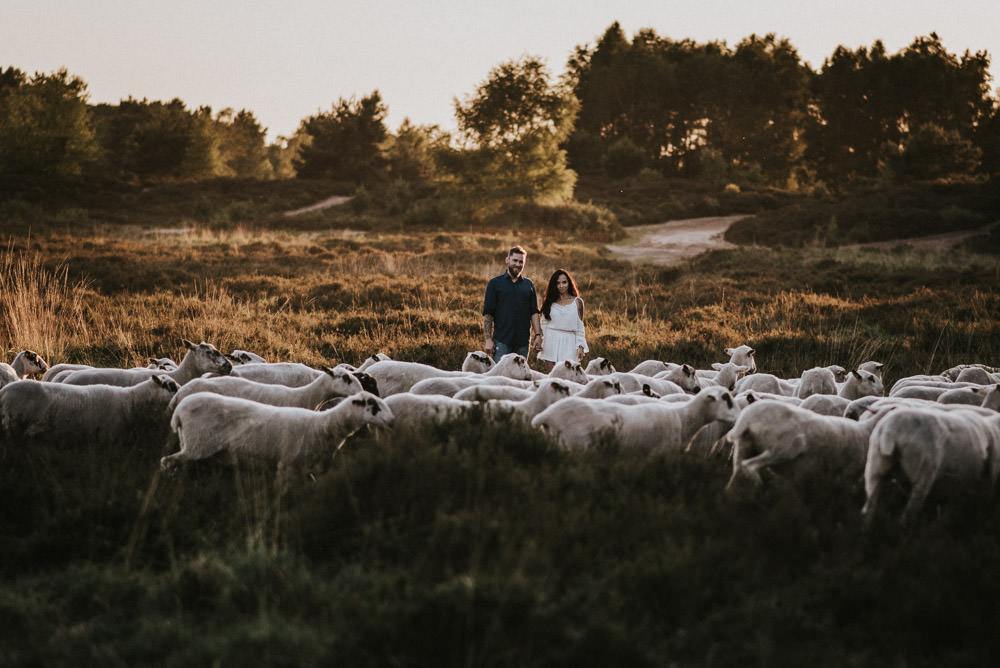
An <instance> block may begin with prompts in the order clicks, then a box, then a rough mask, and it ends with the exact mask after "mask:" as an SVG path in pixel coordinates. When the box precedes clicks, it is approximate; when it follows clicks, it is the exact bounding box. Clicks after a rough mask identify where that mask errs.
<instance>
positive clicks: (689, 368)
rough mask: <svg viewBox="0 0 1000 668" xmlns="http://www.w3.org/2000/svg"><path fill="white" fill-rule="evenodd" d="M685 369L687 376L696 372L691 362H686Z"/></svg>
mask: <svg viewBox="0 0 1000 668" xmlns="http://www.w3.org/2000/svg"><path fill="white" fill-rule="evenodd" d="M683 369H684V375H686V376H690V375H692V374H694V367H693V366H691V365H690V364H685V365H684V366H683Z"/></svg>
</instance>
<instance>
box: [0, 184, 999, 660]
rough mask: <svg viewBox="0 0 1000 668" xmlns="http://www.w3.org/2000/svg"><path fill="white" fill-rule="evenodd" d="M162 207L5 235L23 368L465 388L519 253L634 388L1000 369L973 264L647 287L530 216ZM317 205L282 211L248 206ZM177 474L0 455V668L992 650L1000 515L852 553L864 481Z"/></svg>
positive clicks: (725, 265) (406, 436)
mask: <svg viewBox="0 0 1000 668" xmlns="http://www.w3.org/2000/svg"><path fill="white" fill-rule="evenodd" d="M190 187H191V189H192V192H193V193H197V192H200V191H202V192H204V190H203V189H204V188H205V186H198V185H192V186H190ZM637 187H638V186H637ZM235 192H242V190H241V188H236V191H235ZM162 195H163V193H162V192H160V191H158V190H157V189H154V190H153V191H150V192H147V193H143V194H142V196H143V197H149V198H150V200H149V202H150V203H151V208H150V211H151V213H150V214H149V216H150V217H149V219H148V220H147V219H145V218H144V215H145V214H144V212H143V211H142V210H136V209H133V210H132V211H131V212H130V215H131V216H133V217H134V218H132V219H130V221H131V222H132V223H137V222H143V223H145V224H141V225H137V224H130V225H122V224H120V223H119V222H114V223H112V222H107V221H101V220H100V219H98V218H94V219H89V220H88V222H87V224H86V225H82V226H81V225H73V226H70V227H66V226H65V225H63V224H62V223H59V222H58V221H56V222H54V223H50V224H48V225H42V224H39V225H38V226H36V227H34V228H33V229H32V231H31V233H30V234H28V235H16V236H13V237H11V238H10V240H9V241H8V245H7V248H6V250H5V251H4V252H3V262H2V271H0V276H2V279H0V304H2V305H3V307H2V320H0V326H2V332H3V337H4V341H5V347H6V348H7V350H8V351H15V352H16V349H20V348H32V349H35V350H37V351H39V352H41V353H42V354H43V355H44V356H45V357H46V358H47V359H48V360H49V361H50V362H52V363H56V362H63V361H74V362H88V363H93V364H98V365H130V364H138V363H141V362H142V361H143V360H144V359H145V358H146V357H147V356H164V355H170V356H173V357H175V358H179V356H180V355H181V353H182V347H181V346H180V344H179V340H180V338H181V337H184V338H188V339H192V340H196V341H197V340H202V339H204V340H207V341H211V342H213V343H215V344H216V345H217V346H219V347H220V348H222V349H224V350H229V349H232V348H234V347H240V348H246V349H250V350H254V351H256V352H259V353H261V354H263V355H264V356H265V357H267V358H269V359H272V360H297V361H302V362H305V363H308V364H313V365H317V364H321V363H325V364H333V363H337V362H341V361H347V362H351V363H358V362H360V361H362V360H363V359H364V358H365V357H366V356H368V355H370V354H372V353H374V352H378V351H382V352H386V353H388V354H390V355H392V356H393V357H396V358H398V359H410V360H415V361H422V362H428V363H431V364H436V365H439V366H442V367H446V368H457V367H458V366H459V365H460V364H461V361H462V358H463V357H464V354H465V352H466V351H468V350H472V349H474V348H476V347H477V345H478V344H479V339H480V333H479V325H478V322H479V311H478V309H479V304H480V300H481V293H482V289H483V286H484V285H485V281H486V280H487V278H488V277H490V276H492V275H494V274H495V273H498V272H499V271H500V269H501V259H502V256H503V254H504V251H505V249H506V248H507V247H509V245H511V244H512V243H522V244H524V245H525V246H526V247H527V248H528V250H529V256H528V268H527V273H528V275H529V276H532V277H534V278H536V279H540V278H542V277H544V276H546V275H548V273H549V272H550V271H551V270H552V269H553V268H555V267H556V266H565V267H568V268H571V270H572V271H573V272H574V273H575V275H576V277H577V279H578V281H579V283H580V288H581V290H582V291H583V294H584V295H585V296H586V298H587V303H588V331H589V339H590V342H591V349H592V351H593V354H595V355H606V356H608V357H609V358H610V359H612V361H613V362H614V363H615V364H616V365H617V366H619V368H629V367H630V366H631V365H633V364H634V363H636V362H638V361H640V360H642V359H647V358H659V359H667V360H674V361H683V362H690V363H692V364H695V365H697V366H700V367H704V366H706V365H708V364H709V363H710V362H713V361H721V360H723V359H724V358H725V354H724V352H723V348H724V347H726V346H731V345H737V344H740V343H750V344H752V345H753V346H754V347H755V348H756V349H757V351H758V354H757V358H758V363H759V364H760V366H761V370H763V371H770V372H774V373H777V374H779V375H793V374H796V373H798V372H799V371H801V370H802V369H804V368H808V367H811V366H814V365H823V364H829V363H839V364H843V365H845V366H852V365H854V364H857V363H859V362H861V361H864V360H866V359H877V360H880V361H882V362H884V363H886V365H887V382H890V383H891V382H892V381H893V380H894V379H895V378H897V377H899V376H900V375H903V374H911V373H923V372H936V371H940V370H941V369H943V368H946V367H948V366H951V365H953V364H957V363H960V362H969V361H985V362H990V363H995V362H996V351H997V348H996V344H995V342H996V340H997V336H998V334H1000V331H998V326H1000V324H998V321H997V319H996V313H997V312H1000V297H998V294H997V292H996V290H995V286H996V284H997V281H998V279H1000V274H998V272H1000V263H998V262H997V256H996V254H992V255H991V254H982V253H980V252H979V250H980V248H981V247H982V244H980V243H978V241H974V242H973V243H971V244H970V245H969V246H967V247H965V248H964V249H961V250H957V251H954V252H950V253H947V254H936V253H922V252H917V251H915V250H912V249H910V250H907V249H902V250H899V251H896V252H889V253H886V252H880V251H865V250H850V251H848V250H840V249H835V248H824V247H823V246H822V245H820V244H807V245H806V246H804V247H802V248H789V247H779V248H766V247H753V248H743V249H740V250H734V251H726V252H716V253H711V254H708V255H704V256H701V257H698V258H695V259H693V260H691V261H688V262H686V263H683V264H681V265H679V266H675V267H669V268H658V267H655V266H632V265H629V264H627V263H624V262H621V261H618V260H615V259H613V258H611V257H608V255H607V253H606V252H605V251H604V250H603V246H602V245H601V243H599V242H595V241H594V240H592V239H589V238H588V237H587V236H586V235H581V234H580V232H579V231H578V230H577V229H576V228H574V227H569V228H563V227H560V226H553V225H551V224H549V221H547V220H543V219H533V218H532V217H531V216H530V215H528V212H525V211H522V212H521V213H520V214H519V218H518V221H517V224H513V225H510V226H504V227H503V228H501V229H502V230H503V231H502V232H499V231H495V230H494V228H492V227H490V226H489V225H483V224H466V225H456V226H451V227H448V228H443V227H442V228H437V229H436V228H434V227H433V226H427V227H422V228H417V229H414V228H412V227H410V226H409V225H408V224H407V223H406V222H405V221H403V220H400V219H399V218H395V219H394V218H392V217H390V216H388V215H386V214H379V215H376V214H375V213H372V212H366V213H357V212H355V211H354V210H352V208H351V207H350V205H344V206H341V207H337V208H335V209H331V210H326V211H322V212H317V213H315V214H308V215H307V216H306V217H307V218H310V217H311V218H310V219H309V220H305V221H297V220H296V219H294V218H293V219H283V218H281V217H277V216H273V217H272V216H271V215H270V214H263V215H261V217H260V218H259V219H255V218H253V217H252V216H250V215H248V216H247V217H245V218H240V219H239V221H240V222H228V223H226V222H223V221H224V220H225V219H226V217H225V216H224V215H222V214H221V213H220V212H221V211H224V210H226V208H227V205H226V204H223V203H222V196H221V195H219V194H217V193H216V194H213V195H209V194H206V195H205V202H206V204H205V208H206V217H205V218H204V219H203V220H200V221H199V220H198V219H190V218H188V212H187V207H188V199H189V198H187V197H183V196H180V197H174V198H170V197H164V196H162ZM304 196H305V194H304V193H296V194H289V193H288V192H283V191H281V190H280V189H276V190H275V191H273V192H271V193H270V194H269V196H268V197H265V198H264V199H262V200H260V201H259V203H258V205H257V208H256V209H254V211H261V212H268V211H271V212H273V211H276V210H277V209H278V208H280V206H287V205H288V203H289V202H292V201H295V203H296V205H297V204H298V203H299V202H298V200H299V198H300V197H303V198H304ZM217 197H218V199H217ZM171 202H172V204H170V203H171ZM171 206H173V207H174V208H175V210H174V212H173V221H175V222H174V223H172V224H171V225H170V227H169V228H167V229H164V228H160V227H158V225H159V224H161V223H163V222H164V221H166V220H167V218H165V217H164V214H165V211H166V209H168V208H170V207H171ZM212 207H215V208H214V209H213V208H212ZM547 211H548V213H549V214H551V210H547ZM360 221H365V222H366V224H367V226H366V227H363V228H362V227H356V226H355V225H356V224H357V223H359V222H360ZM178 222H180V223H182V224H180V225H178V224H177V223H178ZM286 222H291V223H293V226H286V225H285V224H284V223H286ZM508 222H511V221H508ZM178 227H180V228H181V230H180V231H178V229H177V228H178ZM297 228H298V229H297ZM775 267H780V268H781V270H780V271H775V270H774V268H775ZM11 354H12V353H11ZM8 357H9V356H8ZM162 454H163V445H162V444H159V443H136V444H135V446H134V448H132V449H130V450H128V451H115V452H109V451H107V449H106V448H102V447H101V445H100V444H94V445H93V446H92V447H91V448H89V449H87V450H84V451H67V450H65V449H61V448H59V447H39V448H32V449H24V450H19V451H13V450H11V449H9V448H3V449H2V451H0V461H2V462H3V466H2V467H0V481H2V482H0V485H2V487H3V489H4V494H5V498H6V502H5V503H4V504H3V506H2V510H0V543H2V544H3V545H4V546H5V547H4V559H3V560H0V571H2V579H0V581H2V582H3V583H4V584H3V585H2V586H0V619H2V620H3V625H2V628H3V631H0V636H2V641H0V662H3V663H9V664H12V665H30V664H40V665H62V664H70V663H72V664H73V665H91V664H92V665H96V664H100V665H145V664H156V665H190V664H192V663H195V664H200V663H220V664H221V665H232V664H237V663H241V662H251V663H255V664H257V665H318V664H329V663H345V664H347V665H372V666H376V665H377V666H381V665H386V664H399V665H426V664H429V663H433V664H436V665H525V664H537V665H609V664H612V665H620V664H622V663H627V664H629V665H649V666H655V665H666V664H677V665H706V664H707V665H735V664H746V663H762V664H775V663H780V664H784V663H801V662H806V661H809V662H813V663H817V662H818V663H820V664H822V665H834V664H836V665H843V664H848V663H853V664H861V665H875V664H883V663H887V662H888V663H899V664H903V663H905V664H907V665H934V664H937V665H939V664H954V663H969V664H973V663H981V662H982V661H985V660H987V657H990V656H992V655H993V654H994V653H995V651H996V649H997V647H996V643H995V642H994V640H993V638H994V634H993V633H992V630H993V628H995V625H996V623H997V621H998V620H997V618H996V615H995V613H994V612H993V607H992V606H991V605H990V603H989V602H990V601H992V600H993V599H994V598H995V597H996V596H997V595H998V594H1000V585H998V580H997V578H995V577H993V576H992V575H991V573H992V571H993V569H992V567H991V564H992V562H993V561H995V560H996V559H997V558H998V557H1000V541H998V540H997V539H996V536H997V534H998V528H1000V511H997V510H996V507H995V504H994V503H992V502H987V501H986V500H984V499H978V498H971V499H968V500H967V501H963V502H962V503H959V504H957V505H952V506H945V507H943V508H941V509H938V510H932V511H930V512H928V513H927V515H926V516H925V517H924V518H923V520H922V522H921V523H920V524H918V526H917V527H916V528H915V529H913V530H912V531H909V532H903V531H901V530H900V529H899V528H898V527H897V526H896V525H895V524H894V523H892V522H891V521H890V520H887V519H886V520H883V521H880V522H879V523H877V525H876V526H875V528H874V529H873V530H872V531H871V532H869V533H865V532H863V531H862V529H861V527H860V521H859V510H860V507H861V503H862V500H863V494H862V493H861V491H860V490H859V488H858V487H857V486H856V484H853V481H844V480H830V481H829V482H828V484H825V485H821V486H818V487H814V488H811V489H809V490H797V489H794V488H792V487H790V486H786V485H783V484H782V483H781V482H780V481H777V480H771V481H769V483H770V484H769V485H768V486H767V488H766V489H765V490H763V491H762V492H760V493H757V494H752V493H738V494H725V493H724V492H723V487H724V485H725V482H726V480H727V478H728V474H729V470H728V462H726V461H725V460H723V459H721V458H715V457H705V456H702V455H694V454H691V453H688V454H686V455H681V456H652V457H648V456H641V455H634V454H631V455H630V454H626V453H621V452H615V451H613V450H607V449H603V450H602V449H598V450H596V451H593V452H586V453H567V452H562V451H559V450H557V449H554V448H553V447H552V445H551V444H549V443H547V442H546V441H545V440H544V439H543V438H542V437H541V436H540V435H539V434H537V433H534V432H532V431H530V430H526V429H523V428H518V427H516V426H515V425H509V426H507V427H506V428H505V429H503V430H497V429H495V428H489V427H487V426H486V425H484V424H483V423H480V422H478V421H476V420H472V421H469V422H467V423H454V424H449V425H445V426H443V427H440V428H434V429H427V430H421V431H418V432H407V431H390V432H386V433H370V432H364V433H361V434H358V435H356V436H355V437H353V438H352V439H351V440H349V441H348V443H347V444H346V445H345V446H344V447H343V449H341V450H340V451H339V452H337V453H336V455H335V456H334V457H333V459H332V461H331V463H330V465H329V468H328V470H327V471H326V472H325V473H323V474H321V475H320V476H318V477H317V478H316V479H315V480H310V481H308V482H306V483H305V484H302V485H297V486H294V487H291V488H281V487H279V486H278V485H277V482H276V479H275V476H274V475H273V474H270V473H268V472H262V471H242V472H236V471H233V470H230V469H228V468H225V467H224V466H215V465H206V466H202V467H197V468H193V469H190V470H188V471H185V472H183V473H182V474H181V475H179V476H178V477H176V478H163V477H161V474H160V473H159V469H158V460H159V457H160V456H161V455H162ZM895 493H896V497H892V495H891V493H890V496H889V497H888V498H887V501H888V504H887V505H888V506H889V507H892V506H893V504H894V503H895V507H896V508H897V509H898V508H899V506H900V505H901V502H902V494H901V493H900V492H899V491H898V490H896V492H895Z"/></svg>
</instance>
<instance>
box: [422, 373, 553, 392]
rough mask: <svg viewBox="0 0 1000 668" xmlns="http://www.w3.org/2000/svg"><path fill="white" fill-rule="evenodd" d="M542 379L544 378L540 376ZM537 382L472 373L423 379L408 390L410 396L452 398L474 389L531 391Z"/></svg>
mask: <svg viewBox="0 0 1000 668" xmlns="http://www.w3.org/2000/svg"><path fill="white" fill-rule="evenodd" d="M542 378H543V379H544V378H545V376H542ZM538 382H539V381H537V380H518V379H516V378H507V377H506V376H487V375H485V374H479V373H473V374H468V375H467V376H435V377H433V378H425V379H423V380H421V381H417V382H416V383H414V385H413V387H411V388H410V390H409V391H410V392H411V393H412V394H440V395H442V396H445V397H454V396H455V395H457V394H458V393H459V392H462V391H463V390H467V389H470V388H476V387H484V388H485V387H512V388H518V389H522V390H531V389H533V388H534V387H535V386H536V385H537V384H538Z"/></svg>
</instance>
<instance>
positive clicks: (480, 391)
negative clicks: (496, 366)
mask: <svg viewBox="0 0 1000 668" xmlns="http://www.w3.org/2000/svg"><path fill="white" fill-rule="evenodd" d="M431 380H434V379H428V380H422V381H420V383H417V384H416V385H414V386H413V390H411V392H412V393H413V394H435V393H433V392H417V391H416V390H417V388H418V387H419V386H420V385H421V383H427V382H430V381H431ZM534 393H535V390H534V388H531V389H529V388H527V387H515V386H512V385H495V384H493V383H476V384H474V385H471V386H469V387H466V388H464V389H461V390H459V391H458V392H456V393H455V394H454V395H449V394H445V393H441V394H442V396H452V397H454V398H455V399H459V400H460V401H489V400H491V399H507V400H510V401H520V400H521V399H527V398H528V397H530V396H531V395H533V394H534Z"/></svg>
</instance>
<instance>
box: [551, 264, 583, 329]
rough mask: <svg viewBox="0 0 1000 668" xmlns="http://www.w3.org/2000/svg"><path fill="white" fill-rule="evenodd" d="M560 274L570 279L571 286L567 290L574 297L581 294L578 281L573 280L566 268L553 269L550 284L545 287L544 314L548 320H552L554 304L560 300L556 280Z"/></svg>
mask: <svg viewBox="0 0 1000 668" xmlns="http://www.w3.org/2000/svg"><path fill="white" fill-rule="evenodd" d="M560 276H565V277H566V280H567V281H569V288H568V289H567V290H566V292H567V293H568V294H571V295H573V296H574V297H579V296H580V291H579V290H577V289H576V281H574V280H573V277H572V276H570V273H569V272H568V271H566V270H565V269H556V270H555V271H553V272H552V276H550V277H549V285H548V287H546V288H545V299H544V300H543V301H542V315H544V316H545V319H546V320H552V315H551V311H552V304H553V303H554V302H557V301H559V288H558V287H556V281H558V280H559V277H560Z"/></svg>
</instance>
